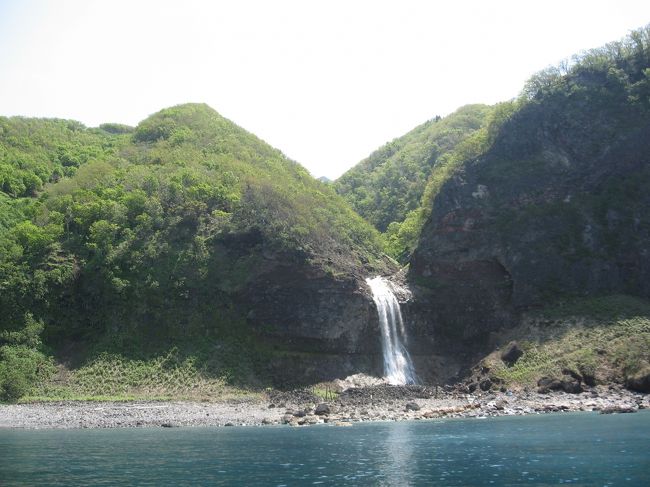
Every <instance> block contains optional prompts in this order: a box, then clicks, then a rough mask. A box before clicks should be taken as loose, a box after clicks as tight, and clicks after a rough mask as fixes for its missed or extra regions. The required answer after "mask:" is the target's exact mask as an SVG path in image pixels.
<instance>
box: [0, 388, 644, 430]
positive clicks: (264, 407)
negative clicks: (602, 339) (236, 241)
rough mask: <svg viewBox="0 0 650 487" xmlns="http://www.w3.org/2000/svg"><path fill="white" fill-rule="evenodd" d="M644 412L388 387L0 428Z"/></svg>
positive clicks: (610, 392)
mask: <svg viewBox="0 0 650 487" xmlns="http://www.w3.org/2000/svg"><path fill="white" fill-rule="evenodd" d="M640 409H650V395H648V394H641V393H637V392H632V391H629V390H627V389H624V388H621V387H619V386H616V385H614V386H597V387H593V388H591V389H590V390H588V391H586V392H582V393H579V394H570V393H565V392H549V393H545V394H542V393H539V392H526V391H506V392H497V393H492V392H478V393H473V394H467V393H463V392H460V391H458V390H456V389H452V388H449V387H448V388H436V387H425V386H389V385H379V386H372V387H362V388H351V389H347V390H345V391H343V392H342V393H340V394H339V395H338V396H336V397H335V398H330V400H329V401H323V400H322V398H319V397H318V396H315V395H314V394H312V393H311V392H310V391H309V390H297V391H290V392H280V391H272V392H270V393H269V394H267V396H266V398H264V399H260V400H241V401H232V400H231V401H227V402H217V403H210V402H180V401H174V402H153V401H152V402H148V401H144V402H126V403H119V402H57V403H33V404H19V405H2V406H0V428H24V429H45V428H47V429H51V428H59V429H66V428H131V427H187V426H260V425H273V424H286V425H291V426H304V425H312V424H319V423H328V424H333V425H337V426H345V425H350V424H352V423H355V422H365V421H404V420H427V419H436V418H485V417H494V416H510V415H525V414H542V413H552V412H571V411H599V412H600V413H631V412H636V411H638V410H640Z"/></svg>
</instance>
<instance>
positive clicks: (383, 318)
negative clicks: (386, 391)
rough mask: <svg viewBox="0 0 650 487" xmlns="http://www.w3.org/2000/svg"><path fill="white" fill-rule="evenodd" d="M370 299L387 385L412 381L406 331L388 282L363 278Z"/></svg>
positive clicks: (413, 377) (414, 377)
mask: <svg viewBox="0 0 650 487" xmlns="http://www.w3.org/2000/svg"><path fill="white" fill-rule="evenodd" d="M366 282H367V283H368V286H370V290H371V291H372V299H373V301H374V302H375V304H376V305H377V313H378V315H379V326H380V328H381V341H382V348H383V353H384V376H385V378H386V380H387V381H388V383H389V384H393V385H404V384H415V382H416V375H415V370H414V368H413V362H411V357H410V356H409V353H408V351H407V350H406V344H407V339H406V330H405V329H404V320H403V319H402V313H401V312H400V309H399V301H397V297H396V296H395V294H394V293H393V290H392V289H391V284H390V282H389V281H387V280H386V279H384V278H383V277H380V276H377V277H375V278H373V279H371V278H368V279H366Z"/></svg>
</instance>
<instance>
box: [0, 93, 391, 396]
mask: <svg viewBox="0 0 650 487" xmlns="http://www.w3.org/2000/svg"><path fill="white" fill-rule="evenodd" d="M0 123H1V125H0V127H1V130H0V160H1V161H3V163H4V164H5V166H7V167H9V169H8V170H7V171H8V173H9V174H10V176H12V177H14V176H15V177H18V176H19V178H18V179H16V180H15V181H14V179H11V178H7V177H5V182H6V184H4V185H3V186H2V188H3V192H1V193H0V208H2V209H3V210H4V209H6V210H7V211H6V212H4V211H3V213H2V218H1V219H0V230H1V231H0V249H1V250H2V252H1V253H0V308H1V309H2V310H3V313H2V316H0V332H2V333H5V334H13V333H17V330H20V329H21V327H22V326H23V324H24V320H25V316H26V313H31V314H30V316H32V315H33V316H34V317H36V318H37V319H38V320H39V322H41V321H42V322H43V323H44V331H43V337H44V340H45V342H46V343H47V345H48V346H49V347H51V350H52V351H53V352H54V353H55V355H56V356H57V357H61V358H62V359H70V360H73V361H75V362H77V367H81V369H80V370H79V371H76V372H75V371H73V372H72V375H71V377H72V378H73V380H72V382H71V384H72V386H71V387H72V389H71V390H72V391H73V392H74V394H77V395H87V394H101V395H105V394H135V392H133V391H134V390H135V389H137V388H138V387H140V388H143V390H147V391H153V390H154V389H155V387H154V386H153V385H150V384H148V383H145V384H140V385H137V384H136V383H137V381H131V379H128V380H127V378H128V377H131V376H128V375H122V372H119V371H118V369H120V367H121V366H120V367H118V366H115V367H116V368H114V370H115V371H116V372H115V374H116V375H115V376H114V377H115V379H114V380H115V381H117V382H120V381H121V380H122V379H124V381H125V387H126V389H119V388H118V389H112V388H111V387H108V386H106V387H103V386H101V387H100V386H97V387H95V386H93V387H90V386H89V385H88V384H89V383H90V382H93V381H92V380H91V381H86V382H84V381H82V377H83V374H82V372H81V370H85V371H86V372H85V373H87V374H88V376H89V377H95V376H97V374H96V373H95V371H96V370H99V369H97V367H95V366H93V367H91V366H89V365H88V364H91V363H93V364H94V363H96V362H95V360H96V359H97V357H98V356H100V355H101V353H103V352H108V353H111V357H113V359H115V360H117V359H116V358H115V357H120V359H119V360H122V361H123V362H122V363H123V364H128V365H125V366H124V367H123V368H124V370H126V371H128V370H134V371H136V372H134V373H135V374H136V375H137V374H138V373H140V372H137V371H140V370H144V369H143V367H145V368H147V367H150V368H151V367H153V368H154V369H155V367H156V366H157V365H156V364H158V362H157V360H158V359H157V358H156V357H160V356H163V355H164V354H165V353H167V351H168V350H169V349H170V347H172V346H176V345H178V344H183V343H185V344H188V343H189V345H188V348H190V349H196V348H197V344H203V343H211V344H212V345H213V348H214V349H217V350H220V352H219V353H216V352H215V353H214V355H215V356H218V355H219V354H223V353H224V351H225V350H229V352H228V353H230V354H236V361H237V362H238V363H240V364H248V365H245V366H244V368H245V369H246V370H240V369H238V368H236V367H233V366H232V363H229V362H228V360H225V362H224V361H223V360H222V361H221V362H219V363H213V362H214V361H211V360H208V358H207V355H204V356H203V358H199V359H197V360H199V362H200V363H199V362H196V366H197V367H199V368H198V369H197V371H200V373H201V374H208V375H207V376H205V377H208V376H209V377H208V378H207V379H205V380H208V381H210V380H215V381H216V382H215V384H218V383H220V382H219V381H226V382H228V383H239V382H244V381H248V380H249V379H250V378H251V377H253V376H256V375H259V376H260V377H262V376H263V374H261V373H260V374H255V373H253V371H252V369H251V367H255V365H254V364H255V363H257V362H259V361H258V360H256V358H257V357H260V353H259V352H260V347H261V346H262V345H261V344H259V346H258V344H257V343H256V342H255V338H254V337H253V334H252V333H251V330H249V329H248V328H247V327H246V324H245V321H246V320H245V313H246V312H247V311H246V310H243V309H241V308H240V306H239V305H238V304H237V302H236V299H235V298H236V294H237V293H238V292H240V291H241V290H242V289H244V288H245V286H246V285H247V284H248V283H249V282H250V281H251V280H254V279H255V276H256V273H257V272H259V271H260V263H261V259H262V252H264V253H265V255H269V254H274V255H277V256H278V257H281V258H282V259H285V260H293V261H296V262H299V261H302V262H311V263H312V265H316V266H323V267H324V268H325V266H327V268H326V271H327V272H330V273H340V272H350V271H351V270H353V269H354V268H355V266H357V267H361V266H363V265H367V264H368V263H369V262H370V263H371V262H373V261H378V260H380V259H382V254H381V248H380V247H381V245H380V240H379V236H378V233H377V232H376V231H375V230H374V229H373V228H372V227H371V226H370V225H368V224H367V223H366V222H364V221H363V220H362V219H361V218H360V217H359V216H358V215H356V214H355V213H354V212H353V211H352V210H351V209H350V208H349V207H348V206H347V204H346V203H345V202H344V201H343V199H342V198H341V197H339V196H338V195H336V193H335V192H334V190H333V188H331V185H327V184H323V183H321V182H318V181H316V180H314V179H313V178H312V177H311V176H309V174H308V173H307V171H306V170H305V169H303V168H302V167H301V166H300V165H298V164H297V163H295V162H293V161H290V160H288V159H287V158H285V157H284V156H283V155H282V153H280V152H279V151H278V150H276V149H273V148H272V147H270V146H268V145H267V144H265V143H264V142H262V141H261V140H259V139H258V138H256V137H255V136H253V135H252V134H250V133H248V132H246V131H244V130H243V129H241V128H239V127H237V126H236V125H234V124H233V123H232V122H230V121H228V120H226V119H224V118H223V117H221V116H220V115H219V114H217V113H216V112H215V111H214V110H212V109H210V108H209V107H207V106H206V105H182V106H178V107H173V108H169V109H165V110H162V111H161V112H159V113H157V114H155V115H153V116H151V117H149V118H148V119H146V120H145V121H143V122H142V123H141V124H139V125H138V126H137V127H136V128H135V129H130V128H129V127H125V126H118V125H116V124H107V125H102V126H101V128H100V129H86V128H85V127H83V126H82V125H80V124H78V123H76V122H70V121H59V120H56V121H50V120H33V119H23V118H11V119H0ZM3 167H4V166H3ZM3 174H4V173H3ZM33 175H35V176H36V177H37V178H38V181H39V182H38V183H34V184H33V185H32V186H29V187H28V186H26V185H25V181H27V180H28V179H29V177H31V176H33ZM28 176H29V177H28ZM16 181H19V182H21V183H20V184H18V182H16ZM21 184H22V185H21ZM80 344H84V346H83V347H82V348H83V349H84V350H78V348H79V347H80ZM16 346H18V345H16ZM20 346H23V345H20ZM12 350H13V349H12ZM31 350H36V348H33V347H32V348H31ZM25 353H26V352H25ZM25 353H22V352H21V354H18V353H17V352H16V353H13V352H12V353H9V352H6V351H5V352H3V357H4V359H3V363H6V364H9V363H10V361H13V362H11V363H15V362H16V361H18V360H20V361H21V363H23V362H24V363H27V361H30V362H29V363H30V364H31V363H36V362H35V361H36V358H35V357H36V356H34V357H31V358H30V357H28V356H27V355H25ZM35 353H41V352H40V351H38V352H35ZM68 355H69V356H68ZM39 356H40V355H39ZM262 356H263V355H262ZM113 359H111V360H113ZM186 359H187V360H190V362H191V363H193V364H195V362H192V357H190V356H189V355H188V356H187V357H186ZM143 360H144V361H143ZM231 362H232V361H231ZM102 363H103V362H102ZM111 363H114V362H111ZM206 364H209V365H210V366H209V367H207V366H206ZM28 365H29V364H28ZM28 365H25V366H24V367H23V368H22V369H21V370H23V369H24V370H25V373H23V374H22V375H21V377H22V379H20V381H18V382H20V388H19V389H20V390H19V391H12V392H11V393H10V394H9V393H6V394H5V396H6V398H8V399H15V398H16V397H18V396H20V395H23V394H25V391H27V386H26V384H32V383H34V382H35V381H36V375H35V374H34V373H32V372H29V371H28V370H27V369H28V368H29V367H31V365H29V367H28ZM183 367H185V368H187V367H186V366H183ZM183 367H181V369H183ZM206 367H207V368H206ZM100 368H101V367H100ZM32 369H33V367H32V368H31V369H29V370H32ZM120 370H121V369H120ZM183 370H184V369H183ZM28 372H29V373H28ZM188 373H189V372H188ZM198 373H199V372H197V374H198ZM7 374H8V372H5V373H4V375H3V377H4V379H3V380H4V383H9V382H12V381H13V379H12V377H13V376H12V377H9V375H7ZM125 374H126V372H125ZM188 377H189V376H188ZM196 377H198V376H196ZM196 377H195V378H194V379H192V380H190V379H188V380H190V382H192V381H194V382H196V381H197V380H198V379H196ZM202 377H203V376H202ZM120 378H122V379H120ZM215 387H216V386H215ZM160 388H161V392H160V393H161V394H165V392H164V391H165V390H167V391H172V390H173V387H171V386H170V385H168V384H163V385H160ZM9 396H11V397H9Z"/></svg>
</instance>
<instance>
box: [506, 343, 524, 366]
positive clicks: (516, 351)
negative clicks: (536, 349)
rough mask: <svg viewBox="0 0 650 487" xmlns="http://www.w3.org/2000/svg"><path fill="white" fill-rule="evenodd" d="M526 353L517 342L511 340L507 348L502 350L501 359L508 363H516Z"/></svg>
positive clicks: (510, 364)
mask: <svg viewBox="0 0 650 487" xmlns="http://www.w3.org/2000/svg"><path fill="white" fill-rule="evenodd" d="M523 354H524V351H523V350H522V349H521V348H520V347H519V344H518V343H517V342H510V343H508V345H506V348H505V349H504V350H503V352H501V360H503V361H504V362H505V363H506V364H507V365H509V366H512V365H514V364H515V363H516V362H517V360H519V358H521V356H522V355H523Z"/></svg>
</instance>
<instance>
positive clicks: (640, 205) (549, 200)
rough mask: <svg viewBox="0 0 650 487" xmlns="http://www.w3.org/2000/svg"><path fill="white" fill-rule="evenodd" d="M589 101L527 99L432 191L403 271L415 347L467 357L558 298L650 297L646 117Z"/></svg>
mask: <svg viewBox="0 0 650 487" xmlns="http://www.w3.org/2000/svg"><path fill="white" fill-rule="evenodd" d="M575 82H576V83H582V84H590V86H591V85H594V86H596V87H598V88H599V89H602V90H607V86H606V82H605V80H602V79H600V78H593V77H591V78H584V79H577V80H575ZM585 93H587V94H585ZM589 96H590V95H589V94H588V91H585V92H580V91H575V92H574V93H572V94H570V95H568V96H567V94H566V93H560V94H555V95H553V96H547V97H545V98H544V99H543V100H542V101H540V102H530V103H528V104H527V105H525V106H524V107H523V108H522V109H520V110H519V111H518V112H517V113H515V115H514V116H513V117H512V118H511V119H510V120H509V121H508V122H506V123H505V124H504V125H503V126H502V127H501V129H500V131H499V133H498V134H497V135H496V137H495V140H494V143H493V144H492V146H491V148H490V149H489V150H488V151H487V152H486V153H485V154H484V155H482V156H481V157H479V158H477V159H474V160H470V161H466V162H465V163H464V164H463V165H462V167H461V168H460V170H458V171H456V172H455V174H454V175H453V177H451V178H450V179H449V180H448V181H447V182H446V183H445V184H444V185H443V186H442V188H441V190H440V191H439V193H438V194H437V195H436V196H435V198H434V199H433V208H432V212H431V216H430V218H429V219H428V221H427V222H426V224H425V226H424V228H423V231H422V234H421V237H420V243H419V246H418V248H417V250H416V251H415V253H414V255H413V257H412V260H411V264H410V270H409V276H408V277H409V280H410V281H411V283H412V285H413V288H414V291H415V301H414V304H413V305H412V306H411V314H412V316H413V319H414V322H415V330H414V332H415V333H416V334H418V335H420V336H422V338H423V339H422V340H416V342H417V343H421V344H423V346H431V347H433V349H436V348H440V347H443V348H444V347H449V348H451V349H454V350H459V349H462V350H464V351H467V352H471V350H473V349H477V348H480V347H481V346H482V344H484V343H485V342H486V340H487V337H488V335H489V334H490V333H491V332H493V331H495V330H497V329H498V328H501V327H504V326H509V325H511V324H512V323H513V322H514V319H515V317H516V316H517V314H518V312H519V311H520V310H523V309H526V308H531V307H537V306H540V305H543V304H545V303H547V302H549V301H550V300H553V299H554V298H557V297H564V296H583V295H605V294H616V293H621V294H631V295H637V296H643V297H648V296H650V193H648V191H647V187H648V183H649V182H650V150H649V149H650V114H648V112H647V111H646V110H645V109H644V108H641V107H639V106H635V105H632V104H627V103H624V102H621V103H620V104H618V105H613V104H609V103H606V104H605V103H598V102H596V101H594V100H593V99H590V98H589ZM623 108H624V109H623ZM435 343H437V345H434V344H435ZM426 344H428V345H426Z"/></svg>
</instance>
